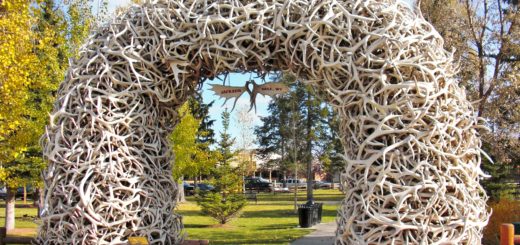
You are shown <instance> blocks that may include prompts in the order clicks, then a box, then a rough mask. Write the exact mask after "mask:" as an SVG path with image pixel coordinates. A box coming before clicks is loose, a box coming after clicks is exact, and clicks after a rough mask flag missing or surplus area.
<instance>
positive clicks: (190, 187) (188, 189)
mask: <svg viewBox="0 0 520 245" xmlns="http://www.w3.org/2000/svg"><path fill="white" fill-rule="evenodd" d="M182 185H183V186H184V195H185V196H190V195H193V191H194V190H195V188H194V187H193V185H191V184H188V183H186V181H184V182H182Z"/></svg>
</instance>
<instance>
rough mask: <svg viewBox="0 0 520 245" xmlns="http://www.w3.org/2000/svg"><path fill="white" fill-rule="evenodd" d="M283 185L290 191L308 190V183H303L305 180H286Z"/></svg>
mask: <svg viewBox="0 0 520 245" xmlns="http://www.w3.org/2000/svg"><path fill="white" fill-rule="evenodd" d="M282 183H283V184H284V186H285V187H287V188H289V189H293V188H295V187H296V188H298V189H299V188H307V182H305V181H303V180H300V179H286V180H282Z"/></svg>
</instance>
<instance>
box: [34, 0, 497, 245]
mask: <svg viewBox="0 0 520 245" xmlns="http://www.w3.org/2000/svg"><path fill="white" fill-rule="evenodd" d="M452 63H453V61H452V55H451V54H450V53H449V52H446V51H445V50H444V49H443V40H442V38H441V37H440V36H439V35H438V33H437V32H435V30H434V29H433V28H432V26H431V25H430V24H428V23H427V22H426V21H425V20H424V19H423V18H422V17H421V16H416V15H415V14H414V13H413V12H412V11H411V10H410V9H409V8H407V7H405V6H403V5H402V4H401V3H399V2H396V1H394V0H378V1H373V0H369V1H353V0H325V1H311V0H298V1H296V0H295V1H282V0H271V1H252V0H247V1H238V0H235V1H229V2H221V1H208V0H185V1H182V0H179V1H173V0H172V1H152V2H148V3H145V4H144V5H142V6H134V7H131V8H130V9H129V10H128V11H127V12H126V13H124V14H123V15H121V16H119V17H117V18H116V19H115V20H114V21H113V23H111V24H110V25H108V26H106V27H104V28H101V29H100V30H98V31H97V32H96V33H94V34H93V35H92V36H91V37H90V38H89V40H88V42H87V44H86V45H85V46H84V47H82V48H81V51H80V55H79V58H78V59H77V60H76V61H74V62H73V64H72V66H71V68H70V69H69V71H68V75H67V77H66V79H65V81H64V82H63V83H62V85H61V86H60V92H59V98H58V100H57V102H56V105H55V110H54V112H53V114H52V115H51V124H50V125H49V127H48V129H47V133H46V135H45V140H44V154H45V156H46V158H47V159H48V161H49V166H48V169H47V171H46V172H45V174H44V180H45V185H46V192H45V209H44V216H43V224H42V225H41V227H40V231H39V237H38V241H39V242H40V243H44V244H78V243H81V244H121V243H124V242H125V241H126V239H127V237H128V236H130V235H140V236H147V237H148V239H149V240H150V242H151V243H152V244H174V243H179V242H180V241H181V240H182V232H181V229H182V224H181V221H180V218H179V217H178V216H177V215H174V214H172V210H173V208H174V207H175V205H176V203H175V201H174V200H175V199H174V196H175V195H176V186H175V184H174V182H173V181H172V179H171V166H170V162H171V161H172V157H173V156H172V154H171V153H170V152H171V150H170V148H169V146H168V142H167V140H166V138H167V135H168V134H169V133H170V132H171V130H172V128H173V127H174V124H175V123H174V122H175V120H176V116H177V113H176V108H178V107H179V106H180V105H181V104H182V103H183V102H184V101H185V100H186V99H187V98H188V97H189V96H190V95H191V94H192V92H193V90H194V89H195V87H196V85H197V84H198V83H199V82H200V81H201V78H212V77H215V76H217V75H218V74H221V73H224V72H230V71H256V72H259V73H265V72H269V71H273V70H281V71H284V72H289V73H293V74H295V75H296V76H297V77H298V78H299V79H300V80H302V81H305V82H306V83H309V84H312V85H314V86H316V87H317V88H318V89H322V90H324V91H326V92H327V93H328V95H329V101H330V103H331V105H332V106H334V108H335V109H336V110H337V111H338V113H339V115H340V116H341V124H340V129H341V135H340V137H341V139H342V142H343V145H344V148H345V160H346V166H345V171H344V173H343V174H342V176H343V183H342V184H343V188H344V192H345V195H346V197H345V199H344V201H343V203H342V206H341V208H340V209H339V212H338V232H337V239H336V242H337V243H338V244H371V243H377V244H395V243H397V244H441V243H444V242H452V243H467V244H479V243H480V238H481V232H482V229H483V227H484V226H485V224H486V222H487V219H488V213H487V211H486V208H485V207H486V206H485V201H486V199H487V197H486V196H485V193H484V192H483V190H482V188H481V186H480V184H479V183H478V180H479V178H480V177H481V176H482V172H481V171H480V168H479V165H480V157H481V151H480V144H481V143H480V140H479V138H478V134H477V129H478V128H479V127H480V124H479V119H478V118H477V117H476V116H475V114H474V112H473V108H472V106H471V104H470V103H469V102H468V101H467V100H466V99H465V95H464V91H463V90H462V89H460V88H459V87H458V85H457V81H456V80H455V78H454V73H455V71H454V66H453V65H452Z"/></svg>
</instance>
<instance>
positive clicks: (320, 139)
mask: <svg viewBox="0 0 520 245" xmlns="http://www.w3.org/2000/svg"><path fill="white" fill-rule="evenodd" d="M281 80H282V81H286V82H287V83H291V85H290V91H289V93H287V94H285V95H282V96H278V97H275V98H273V100H272V101H271V103H270V104H269V106H268V111H269V112H270V115H269V116H267V117H263V118H261V120H262V122H263V125H262V126H260V127H257V128H256V130H255V132H256V134H257V137H258V140H259V145H260V149H259V155H260V156H261V157H262V158H264V159H268V158H269V156H270V155H271V154H273V153H275V154H279V155H281V156H282V158H281V159H280V160H279V161H278V166H279V169H280V170H282V171H284V170H285V171H292V169H293V168H294V167H291V165H292V164H294V163H297V162H301V163H305V166H306V168H305V169H306V170H307V171H306V176H307V179H308V188H307V199H308V200H311V199H312V198H313V196H312V180H313V179H314V173H313V167H312V163H313V161H314V160H315V158H319V155H321V154H323V152H325V149H326V147H327V144H328V143H327V141H329V140H331V138H330V137H329V136H328V131H329V130H330V129H329V128H330V127H329V125H328V116H329V115H330V114H331V112H330V107H328V106H327V105H326V104H325V103H324V101H323V100H322V99H321V98H320V96H317V95H316V94H315V93H314V92H313V90H312V88H310V87H307V86H305V85H304V84H303V83H300V82H294V80H295V79H294V77H291V76H283V77H281ZM293 128H294V130H296V132H295V134H296V135H293Z"/></svg>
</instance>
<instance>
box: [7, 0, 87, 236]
mask: <svg viewBox="0 0 520 245" xmlns="http://www.w3.org/2000/svg"><path fill="white" fill-rule="evenodd" d="M88 13H91V11H90V4H89V3H88V1H87V0H76V1H71V3H70V4H69V5H68V6H67V7H66V8H65V7H64V6H56V5H55V2H54V1H52V0H33V1H26V0H5V1H0V182H1V183H2V185H4V186H5V187H6V189H7V198H6V216H5V217H6V225H5V226H6V229H7V230H10V229H13V228H14V226H15V223H14V221H15V219H14V203H15V198H16V188H18V187H21V186H24V187H25V186H27V185H32V186H34V187H37V188H36V190H37V191H36V193H38V192H39V190H40V188H38V187H40V185H41V179H40V173H41V170H43V168H44V167H45V162H44V161H43V159H42V154H41V148H40V145H39V140H40V137H41V135H42V134H43V132H44V130H45V125H46V124H47V122H48V115H49V112H50V111H51V109H52V105H53V102H54V100H55V94H56V91H57V89H58V86H59V83H60V82H61V81H62V80H63V77H64V74H65V70H66V69H67V67H68V59H69V58H70V57H73V55H74V54H75V52H76V50H77V47H78V46H79V44H80V43H82V42H83V39H84V38H85V37H86V35H87V34H88V32H89V30H90V27H91V23H92V19H93V16H92V14H88ZM25 193H26V191H25V188H24V196H25ZM38 196H39V195H35V197H38ZM24 200H25V197H24Z"/></svg>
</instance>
